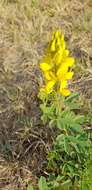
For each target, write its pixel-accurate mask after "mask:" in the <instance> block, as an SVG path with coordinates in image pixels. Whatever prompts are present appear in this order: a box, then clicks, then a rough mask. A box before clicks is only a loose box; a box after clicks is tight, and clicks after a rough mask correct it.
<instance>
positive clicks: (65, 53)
mask: <svg viewBox="0 0 92 190" xmlns="http://www.w3.org/2000/svg"><path fill="white" fill-rule="evenodd" d="M68 55H69V50H67V49H65V50H64V51H63V58H66V57H67V56H68Z"/></svg>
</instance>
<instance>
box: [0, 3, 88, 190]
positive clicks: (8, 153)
mask: <svg viewBox="0 0 92 190" xmlns="http://www.w3.org/2000/svg"><path fill="white" fill-rule="evenodd" d="M58 28H59V29H62V30H63V32H64V34H65V38H66V41H67V44H68V46H69V49H70V50H71V53H72V55H73V56H74V57H75V58H76V62H77V67H76V68H75V70H76V76H75V80H74V82H73V83H74V84H75V85H74V86H75V88H76V89H78V90H79V91H80V92H82V96H81V97H82V98H81V100H82V102H86V103H87V104H85V105H87V110H88V107H89V109H90V110H92V97H91V94H92V2H91V0H86V1H85V0H46V1H45V0H31V1H30V0H26V1H25V0H15V1H14V0H1V1H0V152H1V154H0V155H1V159H0V161H1V165H0V180H1V182H0V189H2V190H6V189H7V190H8V189H9V190H13V189H14V190H22V189H23V190H25V189H26V184H27V183H28V182H29V181H35V179H36V176H39V173H41V168H42V166H43V162H45V154H46V151H47V149H48V148H49V146H50V142H51V139H50V138H48V135H49V132H48V131H47V129H46V130H45V132H44V134H43V128H42V126H41V123H40V110H39V101H38V99H37V93H38V88H39V82H40V80H41V77H40V72H39V68H38V63H39V60H40V59H41V57H42V54H43V50H44V48H45V46H46V44H47V42H48V40H49V37H50V35H51V32H52V31H53V30H56V29H58ZM78 81H79V82H78ZM74 86H73V88H74ZM85 97H86V99H85ZM83 99H84V100H83ZM85 109H86V107H85ZM32 126H33V128H34V130H32ZM34 131H35V132H34ZM48 139H50V142H49V140H48ZM32 154H33V157H32V158H30V156H31V155H32ZM37 154H38V155H40V158H37ZM29 166H30V167H29ZM33 178H34V180H33Z"/></svg>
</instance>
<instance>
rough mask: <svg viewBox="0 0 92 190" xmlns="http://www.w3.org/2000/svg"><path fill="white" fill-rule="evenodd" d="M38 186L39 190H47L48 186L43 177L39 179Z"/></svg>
mask: <svg viewBox="0 0 92 190" xmlns="http://www.w3.org/2000/svg"><path fill="white" fill-rule="evenodd" d="M38 186H39V190H48V186H47V183H46V179H45V177H43V176H41V177H40V180H39V183H38Z"/></svg>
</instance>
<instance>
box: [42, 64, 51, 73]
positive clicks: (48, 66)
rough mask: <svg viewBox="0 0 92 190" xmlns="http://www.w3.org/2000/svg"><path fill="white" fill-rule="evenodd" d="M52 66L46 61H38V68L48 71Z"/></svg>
mask: <svg viewBox="0 0 92 190" xmlns="http://www.w3.org/2000/svg"><path fill="white" fill-rule="evenodd" d="M51 68H52V65H51V64H48V63H40V69H41V70H42V71H48V70H50V69H51Z"/></svg>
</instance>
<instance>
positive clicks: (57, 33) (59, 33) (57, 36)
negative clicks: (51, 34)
mask: <svg viewBox="0 0 92 190" xmlns="http://www.w3.org/2000/svg"><path fill="white" fill-rule="evenodd" d="M60 35H61V32H60V31H59V30H57V31H56V32H55V38H57V39H58V38H59V37H60Z"/></svg>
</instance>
